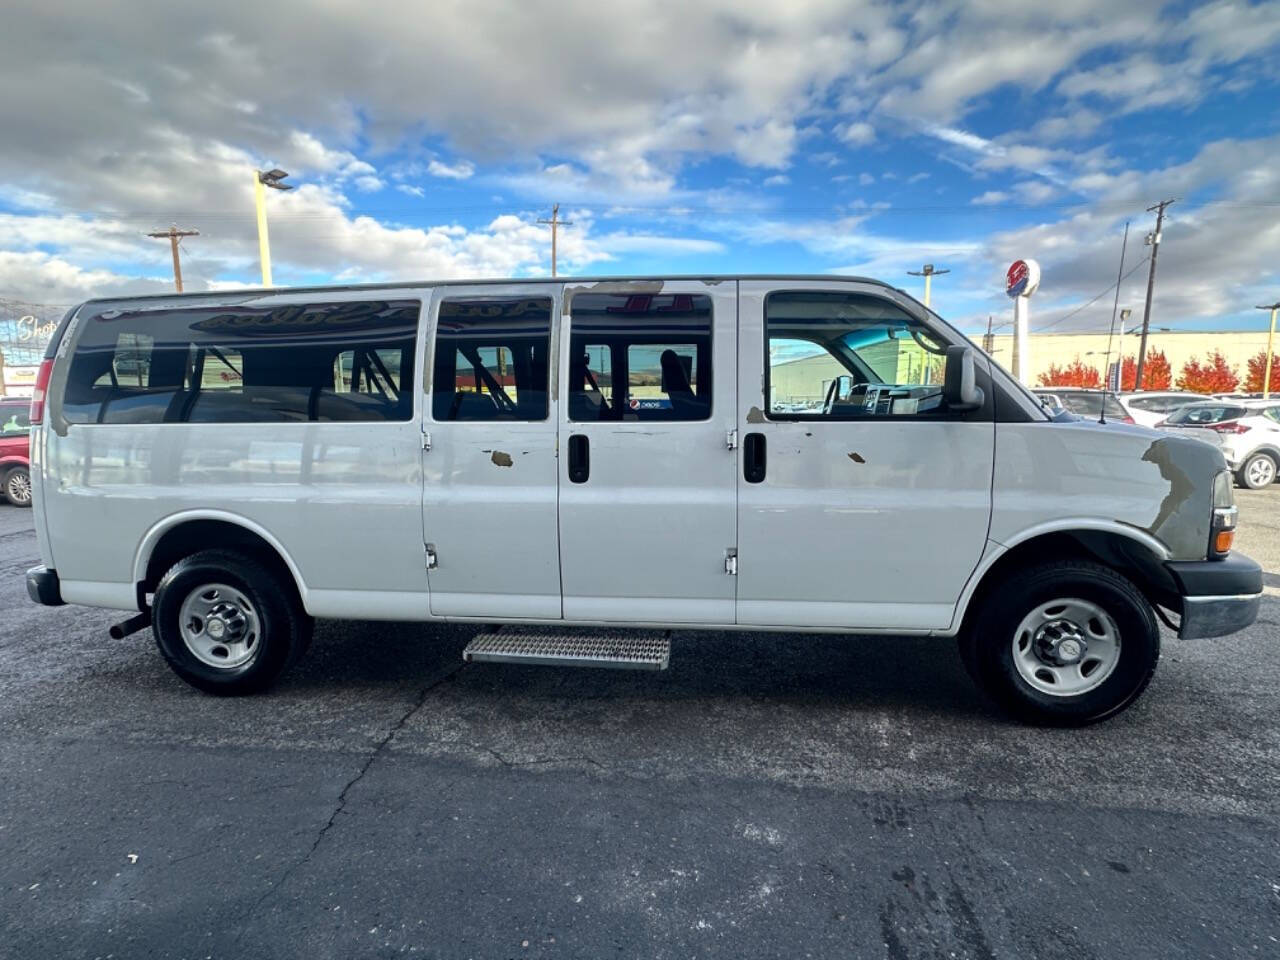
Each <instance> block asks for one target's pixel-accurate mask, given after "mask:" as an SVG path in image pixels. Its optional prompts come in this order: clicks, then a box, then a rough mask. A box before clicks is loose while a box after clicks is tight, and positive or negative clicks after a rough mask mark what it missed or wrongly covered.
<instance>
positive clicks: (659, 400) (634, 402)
mask: <svg viewBox="0 0 1280 960" xmlns="http://www.w3.org/2000/svg"><path fill="white" fill-rule="evenodd" d="M627 406H628V407H630V408H631V409H632V410H670V409H671V401H670V400H667V399H665V398H663V397H632V398H631V399H630V400H628V401H627Z"/></svg>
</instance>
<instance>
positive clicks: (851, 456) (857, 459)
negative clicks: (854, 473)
mask: <svg viewBox="0 0 1280 960" xmlns="http://www.w3.org/2000/svg"><path fill="white" fill-rule="evenodd" d="M849 459H850V460H852V461H853V462H854V463H866V462H867V461H865V460H863V459H862V454H860V453H859V452H858V451H857V450H854V451H853V452H852V453H850V454H849Z"/></svg>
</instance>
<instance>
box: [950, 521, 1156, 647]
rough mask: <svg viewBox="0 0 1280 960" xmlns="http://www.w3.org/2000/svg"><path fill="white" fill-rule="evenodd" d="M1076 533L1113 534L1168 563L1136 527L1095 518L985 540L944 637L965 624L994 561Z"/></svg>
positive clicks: (1148, 536)
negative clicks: (1039, 540) (1044, 538)
mask: <svg viewBox="0 0 1280 960" xmlns="http://www.w3.org/2000/svg"><path fill="white" fill-rule="evenodd" d="M1079 532H1089V533H1110V534H1115V535H1117V536H1121V537H1125V538H1127V539H1129V540H1132V541H1134V542H1135V543H1139V544H1141V545H1142V546H1144V547H1146V548H1147V549H1148V550H1150V551H1151V552H1152V553H1154V554H1155V555H1156V557H1158V558H1159V559H1160V561H1161V562H1164V561H1165V560H1168V559H1169V557H1170V554H1169V548H1168V546H1166V545H1165V544H1164V542H1163V541H1161V540H1159V539H1158V538H1156V537H1154V536H1152V535H1151V534H1150V533H1148V532H1147V531H1145V530H1142V529H1140V528H1139V527H1134V526H1130V525H1129V524H1127V523H1121V522H1120V521H1118V520H1102V519H1099V518H1098V517H1061V518H1058V519H1056V520H1048V521H1046V522H1044V523H1037V524H1036V525H1035V526H1031V527H1027V528H1026V529H1024V530H1021V531H1019V532H1018V534H1017V535H1016V536H1013V537H1006V538H1005V541H1004V542H1000V541H997V540H991V539H988V540H987V548H986V549H985V550H984V551H983V553H982V558H981V559H980V560H979V561H978V565H977V566H976V567H975V568H974V570H973V573H971V574H970V575H969V580H968V582H967V583H965V585H964V590H963V591H962V592H961V594H960V600H959V601H958V602H957V603H956V610H955V613H954V614H953V615H952V618H951V626H950V627H949V628H948V629H947V631H946V634H947V635H948V636H949V635H952V634H954V633H956V632H957V631H958V630H959V629H960V625H961V624H962V623H964V618H965V614H966V613H967V612H968V610H969V601H970V600H972V599H973V595H974V593H976V592H977V589H978V587H979V585H980V584H981V583H982V581H983V579H984V578H985V577H986V575H987V573H988V572H989V571H990V570H991V568H992V567H994V566H995V564H996V561H997V560H999V559H1000V558H1001V557H1003V556H1004V555H1005V554H1006V553H1008V552H1009V551H1010V550H1012V549H1013V548H1014V547H1017V546H1019V545H1020V544H1023V543H1026V542H1028V541H1029V540H1034V539H1035V538H1036V537H1042V536H1045V535H1046V534H1050V533H1079Z"/></svg>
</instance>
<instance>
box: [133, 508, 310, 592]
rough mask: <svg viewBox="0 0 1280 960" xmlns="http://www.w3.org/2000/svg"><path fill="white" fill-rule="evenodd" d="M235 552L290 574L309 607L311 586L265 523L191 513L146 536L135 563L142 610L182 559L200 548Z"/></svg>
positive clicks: (218, 513)
mask: <svg viewBox="0 0 1280 960" xmlns="http://www.w3.org/2000/svg"><path fill="white" fill-rule="evenodd" d="M213 549H230V550H240V551H242V552H248V553H250V554H251V555H252V556H254V557H256V558H257V559H259V560H260V561H262V562H264V563H267V564H269V565H270V566H273V567H275V568H276V569H277V570H278V571H279V572H280V573H281V574H284V575H286V576H287V579H288V581H289V582H290V583H292V584H293V587H294V589H295V590H296V591H297V594H298V599H299V600H300V601H301V602H302V604H303V606H304V608H305V606H306V600H307V586H306V583H305V582H304V581H303V579H302V574H301V572H300V571H299V570H298V565H297V563H295V562H294V559H293V557H292V556H290V554H289V551H288V550H286V549H285V547H284V544H282V543H281V542H280V541H279V539H277V538H276V537H275V536H274V535H273V534H272V533H271V532H270V531H268V530H267V529H266V528H265V527H263V526H262V525H261V524H258V523H255V522H254V521H252V520H250V519H248V518H247V517H242V516H240V515H238V514H234V513H230V512H227V511H224V510H188V511H184V512H182V513H177V514H173V515H171V516H168V517H165V518H164V519H163V520H161V521H160V522H159V523H157V524H156V525H155V526H153V527H152V528H151V529H150V530H148V531H147V533H146V535H145V536H144V537H143V538H142V541H141V543H140V544H139V545H138V550H137V554H136V556H135V558H134V565H133V582H134V584H135V588H136V590H137V593H138V609H139V610H142V609H145V602H146V594H148V593H151V592H152V591H154V589H155V586H156V584H157V583H158V582H159V580H160V578H161V577H162V576H164V573H165V571H167V570H168V569H169V568H170V567H172V566H173V564H175V563H177V562H178V561H179V560H181V559H182V558H183V557H187V556H190V555H191V554H193V553H196V552H198V551H200V550H213Z"/></svg>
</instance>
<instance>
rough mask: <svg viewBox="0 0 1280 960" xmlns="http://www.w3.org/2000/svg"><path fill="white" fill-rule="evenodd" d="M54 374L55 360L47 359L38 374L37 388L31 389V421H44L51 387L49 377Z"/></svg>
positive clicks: (36, 422) (35, 422)
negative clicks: (46, 398) (48, 392)
mask: <svg viewBox="0 0 1280 960" xmlns="http://www.w3.org/2000/svg"><path fill="white" fill-rule="evenodd" d="M52 376H53V361H52V360H45V361H44V362H43V363H41V364H40V372H39V373H37V374H36V388H35V389H34V390H32V391H31V423H32V424H33V425H35V424H38V423H43V422H44V399H45V393H46V391H48V389H49V378H50V377H52Z"/></svg>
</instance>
